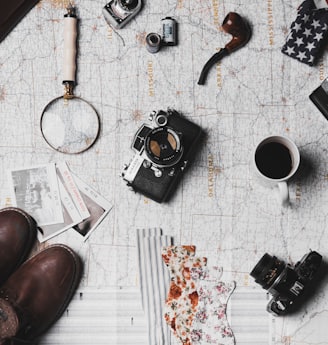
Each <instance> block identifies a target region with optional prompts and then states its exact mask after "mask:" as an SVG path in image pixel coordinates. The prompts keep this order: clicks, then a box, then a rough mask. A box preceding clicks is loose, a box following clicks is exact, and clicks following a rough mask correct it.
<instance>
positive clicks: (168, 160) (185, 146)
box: [122, 109, 203, 202]
mask: <svg viewBox="0 0 328 345" xmlns="http://www.w3.org/2000/svg"><path fill="white" fill-rule="evenodd" d="M150 122H151V124H143V125H142V126H141V127H140V128H139V130H138V131H137V133H136V135H135V137H134V140H133V143H132V149H133V151H134V152H135V156H134V158H133V159H132V161H131V162H130V164H128V165H125V167H124V169H123V172H122V177H123V179H124V180H125V181H126V182H127V184H128V186H129V187H131V189H132V190H134V191H136V192H139V193H141V194H144V195H145V196H146V197H148V198H150V199H153V200H155V201H157V202H163V201H168V199H169V198H170V197H171V195H172V194H173V192H174V190H175V186H176V184H177V182H178V181H179V179H180V178H181V177H182V174H183V173H184V170H185V168H186V167H187V165H188V164H189V163H190V161H191V160H192V159H193V158H194V156H195V153H196V151H197V149H198V147H199V142H200V139H201V137H202V135H203V131H202V129H201V128H200V127H199V126H198V125H196V124H194V123H192V122H190V121H189V120H187V119H185V118H183V117H182V116H181V115H180V114H179V113H178V112H177V111H175V110H171V109H168V110H167V111H166V112H165V111H163V110H160V111H157V112H156V111H154V112H152V113H151V115H150Z"/></svg>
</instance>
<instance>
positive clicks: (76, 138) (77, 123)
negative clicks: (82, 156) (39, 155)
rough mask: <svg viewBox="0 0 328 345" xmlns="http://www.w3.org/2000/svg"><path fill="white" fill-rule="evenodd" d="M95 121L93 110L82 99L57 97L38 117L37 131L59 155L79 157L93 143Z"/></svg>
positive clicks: (95, 127)
mask: <svg viewBox="0 0 328 345" xmlns="http://www.w3.org/2000/svg"><path fill="white" fill-rule="evenodd" d="M99 127H100V125H99V117H98V114H97V112H96V110H95V108H94V107H93V106H92V105H91V104H89V103H88V102H86V101H84V100H83V99H82V98H79V97H73V98H70V99H65V98H64V97H58V98H56V99H54V100H53V101H52V102H50V103H49V104H48V105H47V106H46V108H45V109H44V111H43V114H42V117H41V131H42V135H43V137H44V139H45V140H46V141H47V143H48V144H49V145H50V146H51V147H52V148H54V149H55V150H57V151H60V152H63V153H80V152H83V151H85V150H87V149H88V148H89V147H90V146H92V145H93V143H94V142H95V141H96V139H97V137H98V133H99Z"/></svg>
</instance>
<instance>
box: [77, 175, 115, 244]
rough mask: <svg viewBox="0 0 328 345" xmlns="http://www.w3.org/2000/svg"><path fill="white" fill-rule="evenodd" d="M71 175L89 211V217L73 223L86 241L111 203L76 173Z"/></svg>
mask: <svg viewBox="0 0 328 345" xmlns="http://www.w3.org/2000/svg"><path fill="white" fill-rule="evenodd" d="M73 176H74V180H75V182H76V185H77V187H78V188H79V191H80V193H81V195H82V198H83V200H84V202H85V204H86V205H87V208H88V210H89V213H90V217H88V218H86V219H84V221H83V222H81V223H79V224H77V225H75V226H74V227H73V229H74V230H76V231H77V232H78V233H79V234H80V235H82V236H83V237H84V240H85V241H86V240H87V239H88V237H89V236H90V235H91V233H92V232H93V231H94V230H95V229H96V228H97V226H98V225H99V224H100V223H101V222H102V221H103V219H104V218H105V217H106V215H107V214H108V212H109V211H110V210H111V208H112V205H111V204H110V203H109V202H108V201H107V200H106V199H105V198H104V197H102V196H101V195H100V194H99V193H98V192H97V191H95V190H94V189H92V188H91V187H90V186H88V185H87V184H86V183H85V182H83V181H82V180H81V179H80V178H78V177H77V176H76V175H73Z"/></svg>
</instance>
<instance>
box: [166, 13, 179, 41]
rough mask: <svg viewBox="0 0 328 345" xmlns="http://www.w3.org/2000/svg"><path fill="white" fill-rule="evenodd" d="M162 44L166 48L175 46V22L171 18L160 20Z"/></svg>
mask: <svg viewBox="0 0 328 345" xmlns="http://www.w3.org/2000/svg"><path fill="white" fill-rule="evenodd" d="M162 29H163V44H164V45H166V46H175V45H177V44H178V40H177V22H176V21H175V20H174V19H173V18H172V17H166V18H163V19H162Z"/></svg>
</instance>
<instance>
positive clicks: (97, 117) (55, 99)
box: [40, 96, 100, 154]
mask: <svg viewBox="0 0 328 345" xmlns="http://www.w3.org/2000/svg"><path fill="white" fill-rule="evenodd" d="M61 98H62V99H65V97H64V96H59V97H57V98H54V99H53V100H51V101H50V102H49V103H48V104H47V105H46V106H45V108H44V109H43V111H42V114H41V118H40V129H41V134H42V136H43V139H44V140H45V141H46V143H47V144H48V145H49V146H50V147H51V148H53V149H54V150H56V151H57V152H61V153H66V154H78V153H82V152H85V151H87V150H88V149H90V148H91V147H92V146H93V145H94V143H95V142H96V141H97V139H98V137H99V134H100V118H99V114H98V112H97V110H96V108H95V107H94V106H93V105H92V104H90V103H89V102H87V101H86V100H84V99H83V98H81V97H78V96H73V97H71V98H69V99H73V98H74V99H77V100H80V101H82V102H84V103H85V104H87V105H88V106H89V107H90V108H92V109H93V111H94V113H95V120H97V135H96V136H95V137H94V139H93V140H92V141H91V142H90V144H88V145H87V146H86V147H85V148H84V149H82V150H79V151H74V152H67V151H65V150H60V148H58V147H55V146H54V145H52V144H51V143H50V142H49V140H48V139H47V138H46V135H45V134H44V132H43V129H42V122H43V118H44V114H45V112H46V111H47V109H48V108H49V106H50V105H51V104H53V103H55V102H56V101H58V100H59V99H61ZM69 99H68V100H69Z"/></svg>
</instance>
